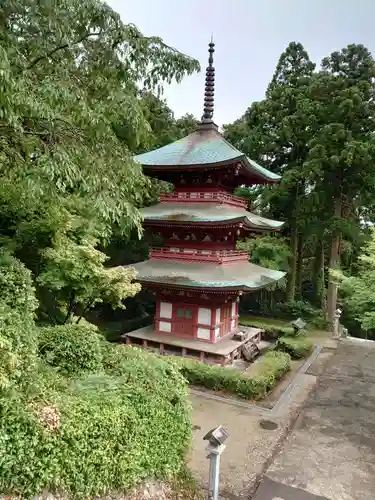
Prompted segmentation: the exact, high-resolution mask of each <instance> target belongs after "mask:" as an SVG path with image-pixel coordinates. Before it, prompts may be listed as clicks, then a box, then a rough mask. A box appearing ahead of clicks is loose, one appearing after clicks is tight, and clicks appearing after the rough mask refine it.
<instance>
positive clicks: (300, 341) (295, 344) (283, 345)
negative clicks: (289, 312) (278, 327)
mask: <svg viewBox="0 0 375 500" xmlns="http://www.w3.org/2000/svg"><path fill="white" fill-rule="evenodd" d="M312 348H313V343H312V342H311V340H310V339H308V338H306V337H281V338H279V339H278V341H277V343H276V349H277V350H278V351H282V352H286V353H288V354H290V356H291V357H292V359H302V358H305V357H306V356H308V355H309V354H310V353H311V351H312Z"/></svg>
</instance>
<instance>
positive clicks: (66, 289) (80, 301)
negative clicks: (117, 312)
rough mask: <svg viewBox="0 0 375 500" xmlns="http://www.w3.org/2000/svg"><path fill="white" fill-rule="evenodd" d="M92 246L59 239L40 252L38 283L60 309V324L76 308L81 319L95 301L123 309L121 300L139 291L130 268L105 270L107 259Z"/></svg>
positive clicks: (67, 239)
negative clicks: (61, 310) (79, 312)
mask: <svg viewBox="0 0 375 500" xmlns="http://www.w3.org/2000/svg"><path fill="white" fill-rule="evenodd" d="M95 243H96V242H95V241H90V240H89V239H87V240H83V241H81V242H79V243H76V242H74V241H72V240H71V239H69V238H68V237H66V236H59V237H58V238H57V239H56V240H55V241H54V245H53V247H51V248H47V249H46V250H44V252H43V257H44V271H43V272H42V273H41V274H40V275H39V277H38V282H39V283H40V285H41V286H42V287H44V288H47V289H48V290H49V291H51V292H53V293H54V295H55V297H56V298H57V302H58V303H60V305H61V308H62V309H64V312H65V318H64V322H67V321H68V320H70V319H71V317H72V314H73V312H74V310H75V309H76V308H78V309H79V310H80V311H81V316H82V315H83V314H84V313H85V312H86V311H87V310H88V309H89V308H91V307H93V306H94V305H95V304H96V303H98V302H106V303H109V304H110V305H111V306H112V307H113V308H115V307H121V308H124V306H123V303H122V301H123V300H124V299H126V298H127V297H133V296H134V295H135V294H136V293H138V292H139V291H140V289H141V286H140V285H139V284H138V283H134V282H133V280H134V278H135V276H136V273H135V271H134V270H133V269H131V268H124V267H115V268H114V267H112V268H105V267H104V262H105V261H106V260H108V257H107V256H106V255H105V254H104V253H103V252H100V251H99V250H97V249H96V248H95Z"/></svg>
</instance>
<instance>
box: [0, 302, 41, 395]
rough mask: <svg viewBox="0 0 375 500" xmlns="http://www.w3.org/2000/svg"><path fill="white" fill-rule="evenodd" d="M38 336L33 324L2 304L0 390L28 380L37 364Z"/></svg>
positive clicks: (0, 311)
mask: <svg viewBox="0 0 375 500" xmlns="http://www.w3.org/2000/svg"><path fill="white" fill-rule="evenodd" d="M36 351H37V336H36V329H35V326H34V324H33V322H32V321H31V320H30V318H29V319H28V318H27V316H26V317H25V316H24V315H23V316H22V315H21V314H20V313H19V312H18V311H17V310H16V309H11V307H10V306H8V305H6V304H4V303H3V302H0V390H4V389H6V388H8V387H9V386H10V385H11V384H12V383H18V382H19V381H20V380H21V378H22V376H23V378H24V379H27V378H28V375H29V373H30V371H31V370H32V368H33V366H34V365H35V362H36Z"/></svg>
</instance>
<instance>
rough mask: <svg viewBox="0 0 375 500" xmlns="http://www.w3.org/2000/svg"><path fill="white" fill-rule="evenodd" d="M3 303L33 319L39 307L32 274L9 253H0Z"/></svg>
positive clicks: (0, 286)
mask: <svg viewBox="0 0 375 500" xmlns="http://www.w3.org/2000/svg"><path fill="white" fill-rule="evenodd" d="M0 297H1V302H2V303H3V304H5V305H8V306H10V307H11V308H12V309H13V310H14V311H17V312H18V313H20V314H22V315H23V316H25V317H28V318H32V317H33V316H34V313H35V310H36V308H37V307H38V302H37V300H36V298H35V288H34V286H33V281H32V277H31V273H30V271H29V269H27V268H26V266H25V265H24V264H23V263H22V262H20V261H19V260H18V259H16V258H15V257H13V256H11V255H10V254H9V253H7V252H4V251H2V252H1V253H0Z"/></svg>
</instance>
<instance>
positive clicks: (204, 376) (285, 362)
mask: <svg viewBox="0 0 375 500" xmlns="http://www.w3.org/2000/svg"><path fill="white" fill-rule="evenodd" d="M173 359H174V360H175V362H176V364H177V366H178V367H179V369H180V371H181V373H182V374H183V376H184V377H185V378H186V379H187V380H188V382H189V383H190V384H192V385H196V386H202V387H205V388H206V389H210V390H212V391H226V392H229V393H233V394H236V395H237V396H239V397H241V398H245V399H260V398H262V397H264V396H265V395H266V393H267V391H268V390H270V389H271V388H272V387H273V386H274V385H275V383H276V382H277V380H279V379H280V378H281V377H282V376H283V375H284V374H285V373H286V372H288V371H289V369H290V356H289V354H286V353H281V352H268V353H266V354H265V355H264V356H263V357H262V358H261V359H260V360H259V361H258V362H257V365H258V366H257V371H256V373H255V374H254V375H252V376H249V375H247V374H246V373H242V372H238V371H236V370H234V369H230V368H229V369H228V368H223V367H220V366H213V365H207V364H204V363H201V362H199V361H194V360H190V359H186V358H173Z"/></svg>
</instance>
